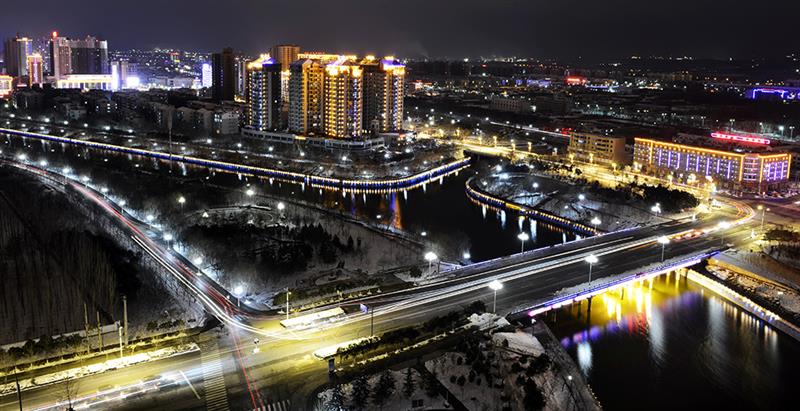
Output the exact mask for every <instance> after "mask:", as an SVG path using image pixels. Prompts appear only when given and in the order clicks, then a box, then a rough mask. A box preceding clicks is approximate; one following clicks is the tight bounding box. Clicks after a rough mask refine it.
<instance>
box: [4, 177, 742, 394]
mask: <svg viewBox="0 0 800 411" xmlns="http://www.w3.org/2000/svg"><path fill="white" fill-rule="evenodd" d="M14 165H15V166H17V167H20V168H21V169H24V170H26V171H29V172H32V173H36V174H37V175H40V176H41V177H43V178H45V179H47V180H48V181H49V182H50V183H51V184H57V185H58V184H60V185H62V186H68V187H70V189H71V190H75V192H77V193H79V194H81V195H83V196H84V197H85V198H87V199H89V200H91V201H93V202H94V203H96V204H97V205H98V206H99V207H102V208H103V209H104V210H105V211H106V212H107V213H108V215H109V216H110V217H112V218H114V219H115V220H117V221H118V222H119V223H120V226H122V227H123V228H124V229H125V230H126V231H127V232H128V234H129V235H130V236H131V238H132V240H133V241H135V242H136V243H137V244H138V245H139V246H140V247H141V248H142V249H143V250H144V251H145V252H147V253H148V254H149V255H150V256H151V257H152V258H153V259H154V260H156V261H157V262H158V263H159V264H160V265H161V266H162V267H163V268H164V269H165V270H166V272H168V273H170V274H171V275H173V276H175V278H176V279H177V280H178V281H180V282H181V283H182V284H183V285H184V286H185V287H186V288H187V289H189V290H190V291H191V292H192V293H193V294H194V295H195V296H196V297H197V299H198V300H199V301H201V302H202V303H203V304H204V306H205V308H206V309H207V310H208V312H209V313H210V314H212V315H214V316H216V317H217V318H218V319H219V320H220V321H222V322H223V323H224V324H226V325H228V326H229V329H230V336H229V337H228V338H225V339H223V340H222V341H221V343H222V344H223V347H224V348H223V351H224V353H225V354H226V355H227V354H232V355H228V359H227V360H226V361H228V362H229V363H234V364H238V369H237V370H236V373H238V374H239V375H238V377H237V378H236V381H238V383H237V384H234V385H232V386H229V388H228V394H229V395H230V396H231V397H232V398H234V397H237V396H238V397H239V398H244V400H240V402H239V403H237V405H240V406H243V407H245V406H246V407H250V406H252V407H253V408H257V407H260V406H264V405H267V404H270V403H273V402H274V401H283V400H287V399H289V400H291V401H292V403H293V404H304V401H305V400H306V399H307V396H308V394H310V392H311V391H312V390H313V389H314V388H316V387H317V386H319V385H320V384H323V383H324V382H325V381H326V378H327V373H326V371H325V369H326V364H325V363H324V362H322V361H319V360H316V359H314V358H313V357H312V356H311V355H310V354H311V353H312V352H313V351H315V350H317V349H319V348H322V347H324V346H328V345H332V344H335V343H339V342H344V341H348V340H352V339H354V338H358V337H363V336H366V335H368V333H369V330H370V316H368V315H364V314H360V313H356V314H353V315H350V316H348V317H346V318H344V319H342V320H341V321H339V322H337V323H334V324H330V325H328V326H326V327H323V328H317V329H313V330H302V331H300V330H287V329H284V328H282V327H281V326H280V325H279V324H278V320H279V319H280V318H281V317H280V316H275V315H274V314H273V313H260V312H254V311H252V310H247V309H244V308H239V307H236V304H234V303H232V302H231V301H232V298H231V297H232V296H231V294H230V293H228V292H227V291H226V290H224V289H223V288H221V287H219V286H218V285H217V284H215V283H214V282H213V281H210V280H209V279H208V278H207V277H205V276H203V275H202V274H200V273H201V272H200V270H199V269H197V268H196V267H194V266H193V265H192V264H191V262H189V261H187V260H186V259H184V258H182V257H180V256H179V255H177V254H176V253H174V252H173V251H171V247H170V246H169V244H168V241H164V239H163V238H161V237H160V235H159V234H158V233H155V232H153V231H152V230H151V228H150V227H149V226H147V225H146V223H143V222H141V221H138V220H136V219H135V218H134V217H133V216H132V215H130V214H129V213H127V212H126V211H124V210H123V209H122V208H120V207H119V206H118V205H115V204H112V203H110V202H109V200H108V199H106V198H105V197H104V196H103V195H102V194H101V193H99V192H97V191H95V190H93V189H92V188H90V187H88V186H86V185H85V184H83V183H82V182H79V181H76V180H74V179H72V178H68V177H65V176H61V175H58V174H57V173H56V172H54V171H48V170H45V169H42V168H40V167H35V166H31V165H22V164H19V163H15V164H14ZM747 217H752V210H749V212H748V211H746V210H741V209H740V210H739V215H738V218H747ZM733 218H734V217H731V216H725V217H716V218H710V219H704V220H700V221H685V222H675V223H669V224H662V225H659V226H654V227H646V228H641V229H636V230H630V231H623V232H617V233H612V234H608V235H604V236H598V237H591V238H588V239H584V240H582V241H577V242H572V243H568V244H565V245H559V246H555V247H550V248H547V249H543V250H537V251H533V252H529V253H525V254H524V255H515V256H510V257H505V258H501V259H498V260H494V261H490V262H485V263H481V264H476V265H473V266H469V267H467V268H464V269H461V270H458V271H456V272H454V273H452V278H450V279H448V280H445V281H441V282H437V283H434V284H428V285H423V286H420V287H416V288H413V289H410V290H403V291H398V292H394V293H388V294H383V295H378V296H375V297H372V298H368V299H362V300H358V301H353V302H350V303H347V304H344V306H345V307H346V308H348V309H349V310H348V311H351V312H357V310H354V309H352V308H354V307H353V306H354V305H357V304H359V303H363V304H367V305H369V306H371V307H373V309H374V328H375V332H376V333H383V332H386V331H389V330H393V329H397V328H402V327H405V326H410V325H415V324H419V323H421V322H423V321H425V320H427V319H430V318H432V317H434V316H437V315H441V314H444V313H446V312H448V311H451V310H454V309H458V308H460V307H462V306H465V305H467V304H469V303H471V302H473V301H476V300H483V301H485V302H489V301H490V299H491V297H492V293H491V291H490V290H489V289H488V288H487V284H488V283H489V282H490V281H493V280H500V281H502V282H503V283H504V284H505V287H504V288H503V290H501V291H500V292H499V293H498V296H497V306H498V313H499V314H507V313H509V312H511V311H513V310H515V309H519V308H520V307H523V306H529V305H531V304H533V303H535V302H537V301H542V300H544V299H546V298H548V297H550V296H552V295H553V294H554V293H555V292H557V291H559V290H562V289H564V288H567V287H572V286H577V285H580V284H582V283H584V282H586V280H587V277H588V264H587V263H586V262H585V261H584V259H585V258H586V256H588V255H590V254H593V255H595V256H597V257H598V258H599V262H598V263H596V264H595V265H594V266H593V272H592V274H593V278H594V279H601V278H604V277H608V276H612V275H617V274H621V273H624V272H628V271H635V270H637V269H639V268H641V267H643V266H647V265H649V264H652V263H657V262H659V260H660V258H661V245H659V244H657V243H656V242H655V240H656V238H658V237H659V236H664V235H666V236H676V235H681V234H683V233H687V232H692V230H701V229H704V228H706V229H710V228H714V227H717V224H718V222H719V221H720V220H721V219H727V220H730V219H733ZM727 231H730V233H728V234H726V235H727V236H728V237H729V238H728V239H726V240H724V241H723V240H722V239H721V238H720V235H721V233H720V232H719V231H712V232H709V233H708V234H700V235H697V236H694V237H691V238H684V239H680V240H679V239H673V241H672V242H671V243H670V244H669V245H668V246H667V247H666V248H665V255H666V258H667V259H670V258H677V257H685V256H691V255H696V254H698V253H701V252H703V251H704V250H707V249H709V248H714V247H720V246H721V245H722V244H724V243H726V242H730V241H732V240H736V241H743V239H744V237H746V235H749V232H750V231H749V228H743V227H742V226H735V227H734V228H731V229H729V230H727ZM694 232H699V231H694ZM233 300H235V298H233ZM255 336H258V337H259V338H260V339H261V341H260V344H259V350H260V351H259V352H254V348H255V347H254V345H255V343H254V342H253V338H254V337H255ZM145 368H146V367H145ZM232 368H233V367H228V369H229V370H230V369H232ZM174 369H175V368H173V370H174ZM177 369H179V370H185V371H191V370H190V367H187V366H185V365H184V366H180V367H178V368H177ZM122 375H123V377H121V378H122V380H124V379H125V378H133V379H135V378H141V377H140V375H139V374H136V375H129V376H127V377H125V376H124V375H125V374H122ZM300 381H302V384H301V385H302V387H298V386H297V385H298V382H300ZM81 384H82V385H84V386H86V387H87V390H90V388H88V387H92V386H93V384H94V385H97V384H99V381H91V380H89V381H86V382H85V381H83V380H82V381H81ZM281 387H293V388H281ZM57 390H58V387H57V386H55V387H52V388H46V389H42V391H43V392H42V393H41V394H37V396H39V397H42V398H44V397H47V396H49V397H51V398H52V395H54V393H55V391H57ZM3 400H4V401H7V399H5V398H4V399H3ZM6 403H7V402H6ZM300 409H304V408H300Z"/></svg>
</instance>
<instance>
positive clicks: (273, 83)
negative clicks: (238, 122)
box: [245, 54, 282, 131]
mask: <svg viewBox="0 0 800 411" xmlns="http://www.w3.org/2000/svg"><path fill="white" fill-rule="evenodd" d="M246 102H247V118H246V122H245V126H246V127H248V128H250V129H253V130H258V131H269V130H278V129H281V128H282V124H281V104H282V103H281V66H280V64H279V63H278V62H276V61H275V60H273V59H272V58H271V57H270V56H269V54H265V55H262V56H261V57H260V58H259V59H258V60H255V61H252V62H250V63H248V65H247V99H246Z"/></svg>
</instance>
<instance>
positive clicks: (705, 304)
mask: <svg viewBox="0 0 800 411" xmlns="http://www.w3.org/2000/svg"><path fill="white" fill-rule="evenodd" d="M587 309H588V302H586V301H584V302H582V303H581V305H580V306H578V305H573V306H571V307H563V308H561V309H559V310H556V311H555V312H553V314H551V315H550V316H549V317H546V321H547V322H548V324H549V325H550V326H551V328H552V330H553V333H554V334H555V335H556V336H557V337H558V338H560V339H561V344H562V346H564V348H565V349H566V350H567V351H568V352H569V353H570V355H572V357H573V358H574V359H575V361H576V363H577V364H578V366H579V368H580V370H581V371H582V372H583V373H584V374H585V375H586V376H587V377H588V379H589V382H590V385H591V386H592V388H593V390H594V392H595V393H596V394H597V396H598V398H599V399H600V401H601V403H602V404H603V405H604V407H605V408H606V409H630V408H631V406H632V405H631V404H647V406H646V407H644V406H642V407H644V408H647V409H676V408H681V407H683V408H686V407H691V408H696V407H698V406H701V405H702V406H713V407H714V408H726V407H729V408H732V409H782V408H788V405H789V404H790V400H794V398H793V397H792V396H791V394H793V393H792V392H790V388H789V387H790V383H789V381H797V380H800V368H799V367H798V365H800V343H798V342H797V341H795V340H793V339H791V338H790V337H788V336H786V335H784V334H782V333H780V332H778V331H777V330H775V329H773V328H771V327H769V326H768V325H766V324H765V323H764V322H763V321H761V320H760V319H758V318H756V317H754V316H752V315H750V314H748V313H747V312H745V311H743V310H741V309H739V308H738V307H737V306H735V305H733V304H732V303H730V302H728V301H727V300H724V299H722V298H721V297H719V296H717V295H716V294H714V293H713V292H711V291H709V290H706V289H704V288H702V287H700V286H699V285H697V284H695V283H691V282H689V281H688V280H686V279H685V277H683V276H676V275H675V274H674V273H673V274H671V275H664V276H661V277H658V278H655V279H653V280H652V281H644V282H641V283H637V284H632V285H630V286H628V287H625V288H622V289H620V290H615V291H613V292H609V293H606V294H603V295H601V296H597V297H595V298H594V299H593V301H592V305H591V313H590V314H589V315H588V316H587ZM634 408H640V407H634Z"/></svg>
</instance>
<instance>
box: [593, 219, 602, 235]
mask: <svg viewBox="0 0 800 411" xmlns="http://www.w3.org/2000/svg"><path fill="white" fill-rule="evenodd" d="M601 222H602V221H600V219H599V218H597V217H595V218H593V219H592V226H593V227H594V232H595V234H596V233H597V226H598V225H600V223H601Z"/></svg>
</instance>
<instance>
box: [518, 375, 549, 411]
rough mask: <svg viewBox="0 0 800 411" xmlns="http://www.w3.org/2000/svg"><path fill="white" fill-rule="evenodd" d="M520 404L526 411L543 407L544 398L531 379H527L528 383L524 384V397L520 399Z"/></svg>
mask: <svg viewBox="0 0 800 411" xmlns="http://www.w3.org/2000/svg"><path fill="white" fill-rule="evenodd" d="M522 403H523V405H524V406H525V409H526V410H539V409H542V408H543V407H544V403H545V400H544V396H542V392H541V391H539V387H537V386H536V382H535V381H533V378H529V379H528V383H527V384H525V397H524V398H522Z"/></svg>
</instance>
